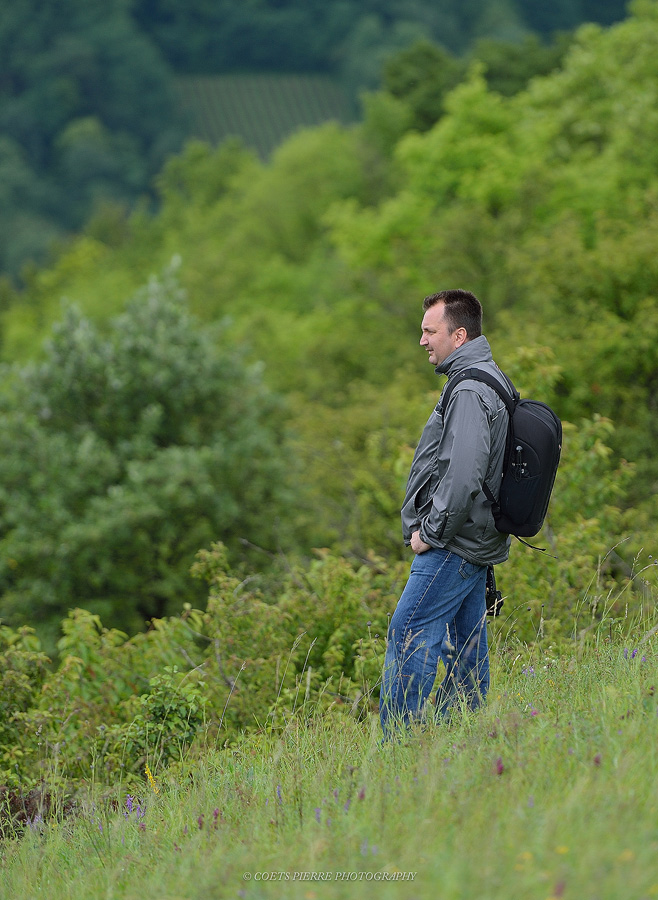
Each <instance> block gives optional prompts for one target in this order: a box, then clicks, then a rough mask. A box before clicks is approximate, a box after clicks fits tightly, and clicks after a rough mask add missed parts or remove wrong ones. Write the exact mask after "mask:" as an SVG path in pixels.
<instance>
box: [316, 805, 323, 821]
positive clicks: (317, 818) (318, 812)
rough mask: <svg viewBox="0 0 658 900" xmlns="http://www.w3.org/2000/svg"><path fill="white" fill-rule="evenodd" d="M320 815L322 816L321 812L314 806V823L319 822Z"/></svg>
mask: <svg viewBox="0 0 658 900" xmlns="http://www.w3.org/2000/svg"><path fill="white" fill-rule="evenodd" d="M321 815H322V810H321V809H320V807H319V806H316V807H315V821H316V822H319V821H320V817H321Z"/></svg>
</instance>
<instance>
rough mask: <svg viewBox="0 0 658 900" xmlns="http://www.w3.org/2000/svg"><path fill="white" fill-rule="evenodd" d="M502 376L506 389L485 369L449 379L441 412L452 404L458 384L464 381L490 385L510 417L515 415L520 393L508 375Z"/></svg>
mask: <svg viewBox="0 0 658 900" xmlns="http://www.w3.org/2000/svg"><path fill="white" fill-rule="evenodd" d="M501 375H503V378H504V379H505V381H506V382H507V386H506V387H503V384H502V382H501V381H500V379H499V378H496V376H495V375H492V374H491V373H490V372H485V371H484V370H483V369H476V368H472V369H464V370H463V372H460V373H459V374H458V375H455V376H454V378H449V379H448V381H447V382H446V385H445V387H444V388H443V393H442V395H441V412H443V411H444V410H445V408H446V407H447V405H448V403H449V402H450V398H451V396H452V392H453V391H454V389H455V388H456V387H457V385H458V384H461V383H462V381H481V382H483V383H484V384H488V385H489V387H491V388H493V389H494V391H496V393H497V394H498V396H499V397H500V399H501V400H502V401H503V403H504V404H505V406H506V407H507V411H508V413H509V414H510V416H511V415H513V413H514V407H515V406H516V404H517V401H518V399H519V393H518V391H517V390H516V388H515V387H514V385H513V384H512V382H511V381H510V380H509V378H508V377H507V375H505V374H504V373H502V372H501Z"/></svg>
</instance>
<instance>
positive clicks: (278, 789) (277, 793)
mask: <svg viewBox="0 0 658 900" xmlns="http://www.w3.org/2000/svg"><path fill="white" fill-rule="evenodd" d="M276 796H277V799H278V801H279V803H283V798H282V796H281V785H280V784H277V786H276Z"/></svg>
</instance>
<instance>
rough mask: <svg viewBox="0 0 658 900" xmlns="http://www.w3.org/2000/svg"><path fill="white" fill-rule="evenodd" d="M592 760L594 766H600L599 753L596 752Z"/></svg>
mask: <svg viewBox="0 0 658 900" xmlns="http://www.w3.org/2000/svg"><path fill="white" fill-rule="evenodd" d="M593 762H594V765H595V766H600V765H601V754H600V753H597V754H596V756H595V757H594V760H593Z"/></svg>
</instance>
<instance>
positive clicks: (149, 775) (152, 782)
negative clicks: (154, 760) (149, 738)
mask: <svg viewBox="0 0 658 900" xmlns="http://www.w3.org/2000/svg"><path fill="white" fill-rule="evenodd" d="M146 777H147V778H148V780H149V784H150V785H151V787H152V788H153V793H154V794H159V793H160V788H159V787H158V786H157V784H156V783H155V778H154V777H153V773H152V772H151V770H150V769H149V767H148V764H147V765H146Z"/></svg>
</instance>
